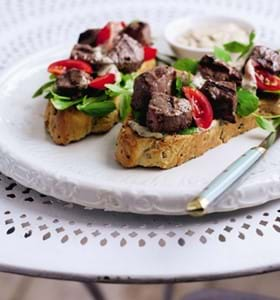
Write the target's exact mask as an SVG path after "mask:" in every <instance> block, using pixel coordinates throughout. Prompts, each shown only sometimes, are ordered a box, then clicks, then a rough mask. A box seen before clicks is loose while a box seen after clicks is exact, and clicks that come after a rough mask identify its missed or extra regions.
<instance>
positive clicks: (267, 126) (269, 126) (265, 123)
mask: <svg viewBox="0 0 280 300" xmlns="http://www.w3.org/2000/svg"><path fill="white" fill-rule="evenodd" d="M256 123H257V124H258V126H259V127H260V128H262V129H264V130H267V131H270V132H275V131H276V127H275V126H274V124H273V121H272V120H267V119H266V118H265V117H264V116H260V115H257V116H256Z"/></svg>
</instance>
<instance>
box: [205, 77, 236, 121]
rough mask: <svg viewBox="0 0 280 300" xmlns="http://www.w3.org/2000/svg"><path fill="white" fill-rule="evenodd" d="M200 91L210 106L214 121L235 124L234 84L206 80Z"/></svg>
mask: <svg viewBox="0 0 280 300" xmlns="http://www.w3.org/2000/svg"><path fill="white" fill-rule="evenodd" d="M200 90H201V92H202V93H203V94H204V95H205V96H206V97H207V98H208V100H209V101H210V103H211V105H212V108H213V112H214V119H223V120H226V121H229V122H231V123H235V111H236V107H237V96H236V84H235V83H234V82H228V81H219V82H215V81H213V80H207V81H206V82H205V83H204V84H203V86H202V88H201V89H200Z"/></svg>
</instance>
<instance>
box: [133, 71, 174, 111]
mask: <svg viewBox="0 0 280 300" xmlns="http://www.w3.org/2000/svg"><path fill="white" fill-rule="evenodd" d="M175 79H176V71H175V69H173V68H170V67H165V66H159V67H156V68H154V69H153V70H151V71H147V72H145V73H143V74H141V75H140V76H138V77H137V78H136V79H135V82H134V93H133V96H132V102H131V105H132V108H133V109H134V110H136V111H137V110H140V111H142V112H146V111H147V110H148V105H149V101H150V99H151V98H152V94H153V93H164V94H168V95H171V92H172V83H173V81H174V80H175Z"/></svg>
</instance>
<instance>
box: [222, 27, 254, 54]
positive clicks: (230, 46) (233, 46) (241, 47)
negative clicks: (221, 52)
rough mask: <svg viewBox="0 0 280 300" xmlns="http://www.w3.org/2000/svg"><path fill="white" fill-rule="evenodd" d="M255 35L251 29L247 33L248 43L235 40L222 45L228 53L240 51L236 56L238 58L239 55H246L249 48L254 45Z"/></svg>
mask: <svg viewBox="0 0 280 300" xmlns="http://www.w3.org/2000/svg"><path fill="white" fill-rule="evenodd" d="M255 37H256V34H255V32H254V31H252V32H251V33H250V35H249V41H248V44H243V43H240V42H237V41H232V42H229V43H226V44H224V45H223V47H224V48H225V50H226V51H228V52H230V53H240V56H239V57H238V59H240V58H241V57H243V56H244V55H246V54H247V53H248V52H249V51H250V50H251V48H252V47H253V45H254V39H255Z"/></svg>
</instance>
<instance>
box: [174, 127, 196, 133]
mask: <svg viewBox="0 0 280 300" xmlns="http://www.w3.org/2000/svg"><path fill="white" fill-rule="evenodd" d="M197 132H198V128H197V127H189V128H185V129H183V130H181V131H179V132H178V134H181V135H190V134H194V133H197Z"/></svg>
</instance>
